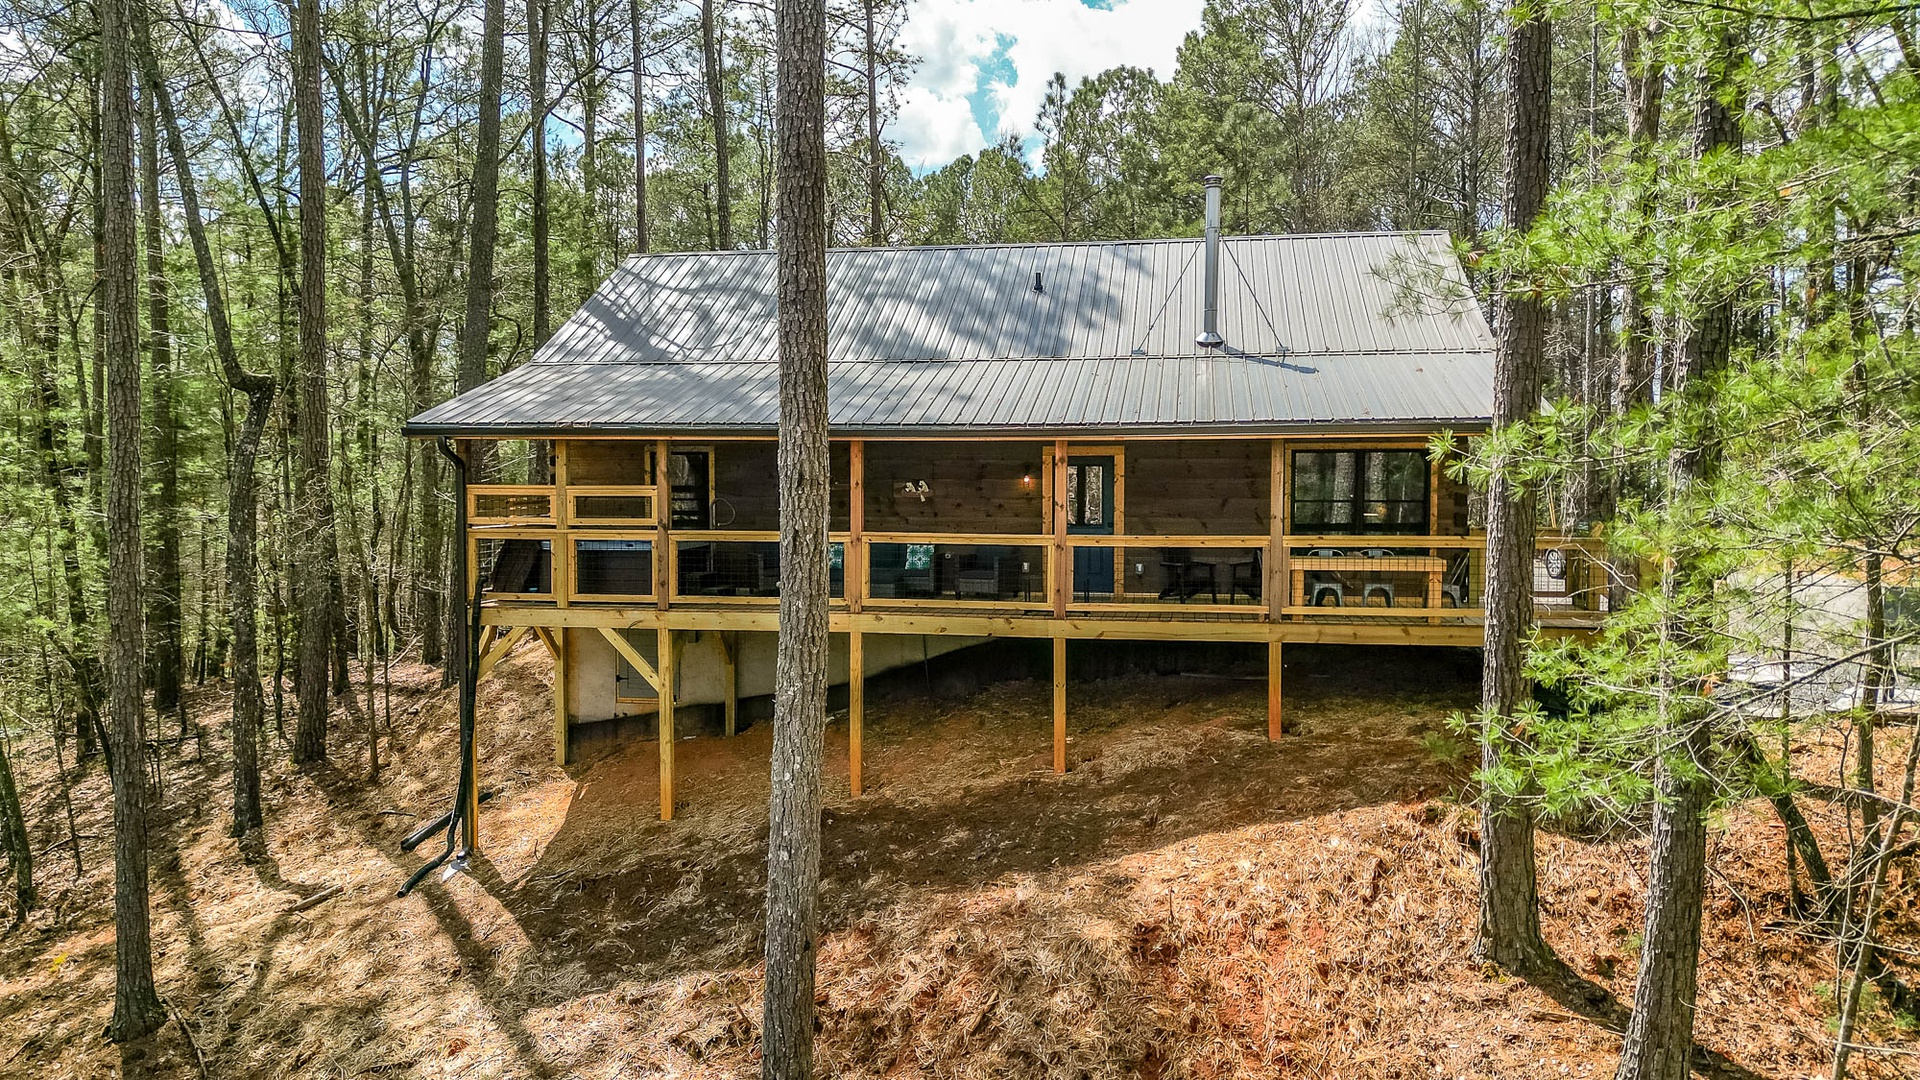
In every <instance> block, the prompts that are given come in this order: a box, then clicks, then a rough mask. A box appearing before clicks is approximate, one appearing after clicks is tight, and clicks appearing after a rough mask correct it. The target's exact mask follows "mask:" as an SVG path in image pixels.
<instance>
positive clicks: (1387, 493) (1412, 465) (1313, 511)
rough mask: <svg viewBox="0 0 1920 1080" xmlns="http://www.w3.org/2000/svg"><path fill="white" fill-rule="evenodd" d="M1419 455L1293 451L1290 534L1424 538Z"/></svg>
mask: <svg viewBox="0 0 1920 1080" xmlns="http://www.w3.org/2000/svg"><path fill="white" fill-rule="evenodd" d="M1427 481H1428V474H1427V455H1426V452H1425V451H1423V450H1296V451H1294V454H1293V531H1294V532H1298V533H1401V534H1405V535H1424V534H1425V533H1426V532H1427V530H1428V524H1429V523H1428V521H1427Z"/></svg>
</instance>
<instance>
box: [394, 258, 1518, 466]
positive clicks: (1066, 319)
mask: <svg viewBox="0 0 1920 1080" xmlns="http://www.w3.org/2000/svg"><path fill="white" fill-rule="evenodd" d="M1221 247H1222V257H1221V265H1222V272H1221V295H1220V332H1221V333H1222V334H1223V335H1224V336H1225V338H1226V346H1225V347H1224V348H1220V349H1207V348H1203V347H1201V346H1200V345H1198V344H1196V343H1195V341H1194V336H1195V334H1196V333H1197V332H1198V330H1199V326H1200V312H1201V305H1202V301H1203V297H1202V296H1201V289H1202V286H1201V272H1200V271H1201V263H1202V260H1203V248H1202V242H1201V241H1200V240H1198V239H1188V240H1150V241H1127V242H1117V243H1081V244H1022V245H999V246H980V247H926V248H852V249H836V250H834V251H831V252H829V253H828V256H827V273H828V320H829V322H828V361H829V376H828V379H829V382H828V385H829V421H830V423H831V425H832V427H833V428H834V429H835V430H836V431H846V432H850V433H855V432H859V433H886V432H898V433H900V434H912V433H916V432H925V431H944V432H954V431H996V432H1003V431H1032V432H1035V433H1039V432H1062V433H1065V432H1083V431H1103V432H1113V433H1126V432H1140V433H1150V432H1173V431H1184V430H1193V429H1196V428H1199V429H1232V430H1236V431H1252V430H1271V431H1284V430H1289V429H1293V428H1301V427H1328V426H1353V427H1355V428H1364V429H1376V428H1379V427H1380V426H1382V425H1398V426H1401V427H1404V428H1419V427H1435V426H1439V425H1441V424H1454V425H1473V424H1484V423H1486V422H1487V420H1488V418H1489V417H1490V416H1491V414H1492V399H1493V364H1492V340H1491V336H1490V335H1489V333H1488V331H1487V326H1486V323H1485V321H1484V320H1483V319H1482V318H1481V315H1480V311H1479V309H1478V307H1477V306H1476V305H1474V304H1472V303H1470V302H1469V303H1467V304H1465V305H1456V306H1455V307H1454V309H1453V310H1450V311H1444V312H1443V311H1434V310H1421V308H1422V307H1423V305H1421V304H1418V303H1409V302H1408V301H1407V300H1406V298H1405V296H1404V295H1403V294H1404V292H1405V287H1404V286H1402V285H1399V284H1396V279H1404V278H1408V277H1416V276H1419V275H1421V274H1423V273H1424V274H1429V275H1430V274H1431V273H1432V272H1433V269H1434V268H1437V269H1438V271H1439V272H1440V273H1441V274H1442V275H1444V276H1445V277H1448V278H1451V279H1452V280H1453V281H1455V282H1457V281H1458V279H1459V268H1458V266H1457V265H1456V264H1455V262H1454V260H1453V255H1452V252H1451V250H1450V249H1449V248H1448V246H1447V242H1446V238H1445V236H1444V235H1443V234H1439V233H1367V234H1348V235H1322V236H1270V237H1230V238H1225V239H1223V240H1222V241H1221ZM1396 267H1400V268H1403V269H1401V270H1399V271H1396ZM1422 267H1424V268H1427V269H1425V270H1421V269H1419V268H1422ZM1036 274H1037V275H1039V278H1038V282H1039V289H1038V291H1036V289H1035V287H1034V286H1035V275H1036ZM775 280H776V265H775V256H774V254H773V253H772V252H764V251H753V252H701V253H691V254H675V255H648V256H638V257H634V258H629V259H627V260H626V261H624V262H623V263H622V264H621V266H620V267H619V269H617V270H616V271H615V272H614V273H613V275H612V276H611V277H609V278H608V279H607V281H606V282H605V283H604V284H602V285H601V287H600V289H599V290H598V291H597V292H595V293H594V294H593V296H592V297H590V298H589V299H588V300H587V301H586V303H585V304H583V305H582V306H581V307H580V309H579V310H578V311H577V312H575V313H574V315H573V317H572V318H570V319H568V320H567V322H566V324H565V325H564V326H562V327H561V328H560V330H559V332H558V333H556V334H555V335H554V336H553V338H552V340H550V341H549V342H547V344H546V345H545V346H543V347H542V348H541V349H540V350H539V351H538V353H537V354H536V355H535V356H534V358H533V360H532V361H530V362H528V363H526V364H523V365H521V366H520V367H519V368H517V369H515V370H514V371H511V372H509V373H507V374H506V375H503V376H501V377H500V378H497V379H495V380H493V381H492V382H489V383H487V384H485V385H483V386H480V387H478V388H476V389H474V390H471V391H469V392H467V393H465V394H462V395H460V396H459V397H457V398H454V399H453V400H451V401H448V402H446V403H444V404H442V405H439V406H437V407H435V408H433V409H429V410H428V411H426V412H424V413H421V414H420V415H419V416H416V417H414V418H413V420H411V421H410V422H409V423H408V425H407V431H408V433H409V434H413V435H432V434H451V435H498V436H515V435H519V436H534V435H555V434H581V433H587V432H591V431H595V430H601V431H625V432H646V433H672V432H675V431H700V432H704V433H720V432H733V431H738V432H752V431H758V432H765V431H766V430H768V429H771V428H773V427H774V426H775V425H776V424H777V422H778V419H779V401H778V393H779V370H778V345H777V334H776V307H777V304H776V288H775Z"/></svg>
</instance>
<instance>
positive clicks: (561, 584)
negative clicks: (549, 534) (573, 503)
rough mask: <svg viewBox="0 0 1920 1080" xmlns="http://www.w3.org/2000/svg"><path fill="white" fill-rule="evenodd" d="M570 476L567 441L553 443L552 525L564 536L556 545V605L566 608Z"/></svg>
mask: <svg viewBox="0 0 1920 1080" xmlns="http://www.w3.org/2000/svg"><path fill="white" fill-rule="evenodd" d="M570 479H571V476H570V474H569V472H568V466H567V442H566V440H564V439H558V440H555V441H554V444H553V508H554V515H555V516H554V520H553V524H554V526H555V527H556V528H558V529H559V530H560V533H561V536H560V537H559V538H558V539H556V540H555V542H554V545H553V602H554V604H555V605H556V606H558V607H566V606H567V604H569V603H570V602H572V600H573V542H572V541H570V540H568V539H566V538H565V534H566V531H567V528H568V526H569V525H571V524H572V521H573V517H572V514H571V513H570V512H569V509H568V505H567V484H568V482H569V480H570Z"/></svg>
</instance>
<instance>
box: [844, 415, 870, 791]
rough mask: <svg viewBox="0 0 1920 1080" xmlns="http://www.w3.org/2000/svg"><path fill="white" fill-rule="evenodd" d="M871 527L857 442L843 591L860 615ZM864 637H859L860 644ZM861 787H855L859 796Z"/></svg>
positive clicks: (863, 445) (850, 475)
mask: <svg viewBox="0 0 1920 1080" xmlns="http://www.w3.org/2000/svg"><path fill="white" fill-rule="evenodd" d="M866 527H867V441H866V440H865V439H855V440H853V441H852V442H850V443H848V444H847V549H846V551H845V553H844V554H843V556H842V558H841V560H840V580H841V586H840V591H841V592H842V593H843V594H844V595H845V596H846V600H847V610H848V611H859V610H860V602H861V601H862V600H865V599H866V597H867V546H866V541H865V540H863V539H862V538H861V537H862V534H864V533H865V532H866ZM859 638H860V635H858V634H855V635H854V638H853V639H854V640H855V641H858V640H859ZM858 787H859V785H857V784H856V785H855V788H856V790H855V791H854V794H855V795H858V794H859V793H860V792H859V791H858V790H857V788H858Z"/></svg>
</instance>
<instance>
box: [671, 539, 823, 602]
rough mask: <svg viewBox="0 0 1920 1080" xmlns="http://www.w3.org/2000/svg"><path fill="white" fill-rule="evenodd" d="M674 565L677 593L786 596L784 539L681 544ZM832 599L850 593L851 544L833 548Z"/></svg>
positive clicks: (704, 540) (678, 542) (708, 541)
mask: <svg viewBox="0 0 1920 1080" xmlns="http://www.w3.org/2000/svg"><path fill="white" fill-rule="evenodd" d="M674 543H675V549H674V562H675V566H676V567H677V571H676V572H677V578H676V581H675V586H676V588H677V589H678V590H679V592H678V594H677V595H680V596H684V597H688V598H691V599H698V598H700V597H710V598H714V599H722V598H726V597H759V598H771V597H777V596H779V595H780V542H779V541H778V540H713V539H695V540H676V541H675V542H674ZM827 589H828V595H829V596H833V597H840V596H844V595H846V545H845V544H842V543H838V542H835V543H832V544H829V545H828V547H827Z"/></svg>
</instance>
